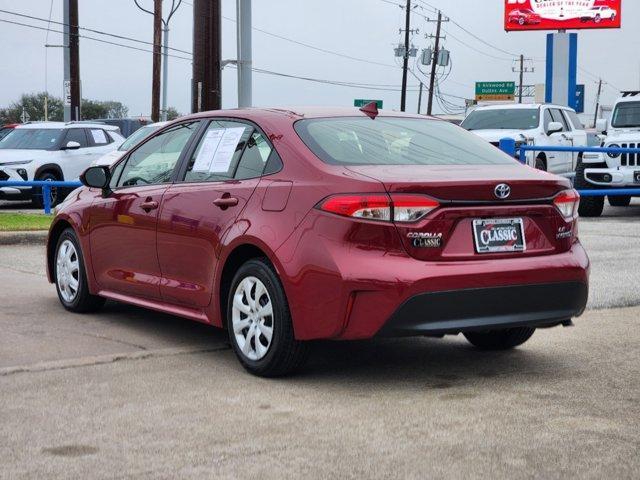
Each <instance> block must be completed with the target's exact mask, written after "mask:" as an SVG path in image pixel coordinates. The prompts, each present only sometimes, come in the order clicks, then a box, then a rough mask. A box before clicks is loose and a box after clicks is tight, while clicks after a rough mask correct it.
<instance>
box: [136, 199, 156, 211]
mask: <svg viewBox="0 0 640 480" xmlns="http://www.w3.org/2000/svg"><path fill="white" fill-rule="evenodd" d="M140 208H141V209H142V210H144V211H145V212H147V213H149V212H150V211H151V210H155V209H156V208H158V202H156V201H154V200H147V201H146V202H144V203H141V204H140Z"/></svg>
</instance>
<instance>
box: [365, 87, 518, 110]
mask: <svg viewBox="0 0 640 480" xmlns="http://www.w3.org/2000/svg"><path fill="white" fill-rule="evenodd" d="M514 88H515V87H514ZM371 102H376V105H377V106H378V110H382V100H366V99H364V98H356V99H355V100H354V101H353V106H354V107H358V108H361V107H364V106H365V105H368V104H369V103H371Z"/></svg>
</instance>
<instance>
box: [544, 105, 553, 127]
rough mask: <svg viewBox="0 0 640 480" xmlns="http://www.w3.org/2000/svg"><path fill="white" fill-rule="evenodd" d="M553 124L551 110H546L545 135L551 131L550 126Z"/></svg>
mask: <svg viewBox="0 0 640 480" xmlns="http://www.w3.org/2000/svg"><path fill="white" fill-rule="evenodd" d="M551 122H553V118H552V117H551V110H549V109H546V110H545V111H544V131H545V133H546V132H548V131H549V124H550V123H551Z"/></svg>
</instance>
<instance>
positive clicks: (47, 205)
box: [0, 180, 82, 215]
mask: <svg viewBox="0 0 640 480" xmlns="http://www.w3.org/2000/svg"><path fill="white" fill-rule="evenodd" d="M81 186H82V183H80V182H59V181H50V182H49V181H43V180H35V181H24V180H5V181H0V188H2V187H40V188H41V189H42V190H41V192H40V193H36V195H42V203H43V205H44V213H46V214H47V215H49V214H50V213H51V189H52V188H78V187H81Z"/></svg>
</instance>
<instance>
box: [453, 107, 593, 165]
mask: <svg viewBox="0 0 640 480" xmlns="http://www.w3.org/2000/svg"><path fill="white" fill-rule="evenodd" d="M461 126H462V127H463V128H466V129H467V130H469V131H471V132H473V133H475V134H476V135H478V136H479V137H481V138H484V139H485V140H487V141H488V142H491V143H492V144H493V145H495V146H496V147H497V146H498V144H499V142H500V140H501V139H503V138H512V139H514V140H515V141H516V147H517V146H520V145H540V146H544V147H574V146H575V147H586V146H587V132H586V131H585V129H584V126H583V125H582V123H581V122H580V119H579V118H578V115H577V114H576V112H575V110H573V109H571V108H569V107H563V106H560V105H550V104H501V105H488V106H482V107H478V108H476V109H475V110H474V111H473V112H471V113H470V114H469V115H468V116H467V118H465V119H464V121H463V122H462V124H461ZM580 156H581V155H580V154H579V153H571V152H544V151H542V152H529V153H528V154H527V156H526V158H527V164H528V165H530V166H532V167H535V168H537V169H539V170H546V171H548V172H550V173H555V174H558V175H563V176H572V175H573V172H575V169H576V165H577V164H578V160H579V158H580Z"/></svg>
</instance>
